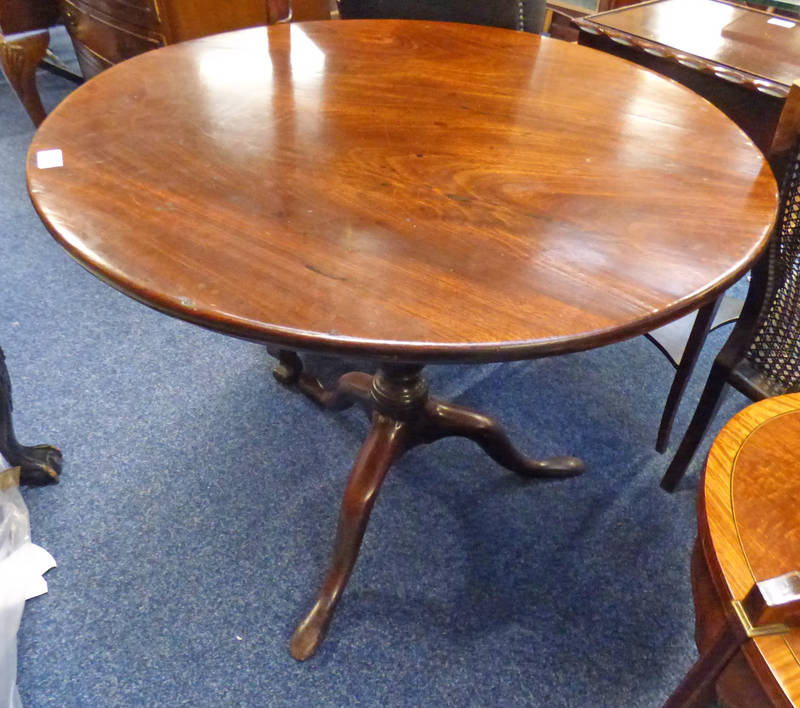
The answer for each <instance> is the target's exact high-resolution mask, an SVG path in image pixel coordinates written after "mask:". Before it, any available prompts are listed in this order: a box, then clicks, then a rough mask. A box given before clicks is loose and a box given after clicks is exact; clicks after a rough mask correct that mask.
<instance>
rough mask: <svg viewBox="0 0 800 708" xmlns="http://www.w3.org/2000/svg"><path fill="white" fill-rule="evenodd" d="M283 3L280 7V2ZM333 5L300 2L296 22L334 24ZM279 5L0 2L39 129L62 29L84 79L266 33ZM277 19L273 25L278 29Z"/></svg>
mask: <svg viewBox="0 0 800 708" xmlns="http://www.w3.org/2000/svg"><path fill="white" fill-rule="evenodd" d="M278 1H280V0H278ZM331 2H332V0H295V2H294V3H293V12H292V15H293V19H295V20H320V19H327V18H329V17H330V4H331ZM273 3H274V0H236V2H219V0H0V31H1V32H2V35H0V61H2V66H3V71H4V72H5V74H6V77H7V78H8V80H9V83H11V86H12V87H13V88H14V90H15V91H16V93H17V95H18V96H19V98H20V100H21V101H22V104H23V106H24V107H25V110H26V111H27V112H28V115H29V116H30V117H31V120H32V121H33V123H34V125H37V126H38V125H39V124H40V123H41V122H42V121H43V120H44V117H45V110H44V107H43V106H42V101H41V98H40V97H39V92H38V90H37V88H36V81H35V73H36V67H37V65H38V64H39V62H40V61H41V60H42V59H43V57H44V55H45V52H46V50H47V46H48V44H49V41H50V37H49V33H48V29H47V28H48V27H50V26H51V25H53V24H56V23H57V22H63V23H64V25H65V26H66V28H67V31H68V32H69V34H70V37H71V38H72V43H73V46H74V47H75V54H76V56H77V58H78V63H79V64H80V67H81V72H82V73H83V77H84V78H85V79H90V78H92V77H93V76H95V75H97V74H98V73H99V72H101V71H102V70H103V69H107V68H108V67H110V66H112V65H114V64H117V63H119V62H121V61H123V60H124V59H129V58H130V57H133V56H136V55H137V54H141V53H142V52H146V51H148V50H150V49H156V48H157V47H162V46H164V45H167V44H174V43H175V42H183V41H185V40H187V39H195V38H197V37H205V36H207V35H210V34H216V33H218V32H225V31H227V30H234V29H240V28H243V27H252V26H255V25H263V24H265V23H267V22H268V21H270V18H269V17H268V13H269V6H270V5H272V4H273ZM278 19H281V18H278V17H275V18H271V21H273V22H275V21H277V20H278Z"/></svg>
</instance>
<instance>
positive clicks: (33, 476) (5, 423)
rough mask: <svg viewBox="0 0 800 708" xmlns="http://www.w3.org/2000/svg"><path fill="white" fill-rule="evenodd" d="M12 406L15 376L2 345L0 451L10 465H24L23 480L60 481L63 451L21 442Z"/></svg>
mask: <svg viewBox="0 0 800 708" xmlns="http://www.w3.org/2000/svg"><path fill="white" fill-rule="evenodd" d="M12 409H13V406H12V405H11V379H10V377H9V375H8V369H7V368H6V357H5V354H4V352H3V349H2V348H0V454H2V455H3V457H5V459H6V461H7V462H8V463H9V464H10V465H12V466H13V467H19V468H20V479H19V481H20V484H27V485H31V486H34V485H37V486H38V485H43V484H53V483H55V482H58V475H59V474H61V451H60V450H59V449H58V448H55V447H53V446H52V445H34V446H32V447H28V446H26V445H21V444H20V443H19V442H18V441H17V438H16V435H15V434H14V425H13V423H12V420H11V418H12V414H11V413H12Z"/></svg>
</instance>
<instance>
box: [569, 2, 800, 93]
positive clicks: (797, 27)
mask: <svg viewBox="0 0 800 708" xmlns="http://www.w3.org/2000/svg"><path fill="white" fill-rule="evenodd" d="M771 4H772V3H771ZM579 25H580V26H581V29H583V30H584V31H589V32H592V33H595V34H596V33H598V32H600V33H603V34H606V35H607V36H608V37H610V38H611V39H612V40H614V41H616V42H619V43H621V44H624V45H626V46H636V47H638V48H640V49H642V50H644V51H646V52H648V53H649V54H653V55H655V56H660V57H666V58H670V59H672V60H675V61H678V62H680V63H681V64H684V65H685V66H689V67H690V68H693V69H696V70H704V71H708V72H709V73H713V74H715V75H717V76H718V77H720V78H722V79H727V80H728V81H731V82H733V83H737V84H742V85H744V86H747V87H749V88H751V89H755V90H758V91H762V92H764V93H767V94H769V95H776V96H780V97H785V96H786V94H787V93H788V91H789V87H790V86H791V85H792V83H793V82H794V81H795V80H796V79H797V78H798V77H800V22H799V21H798V20H797V19H791V18H787V17H779V16H776V15H774V14H771V13H768V12H766V11H764V10H759V9H756V8H752V7H744V6H742V5H741V4H734V3H731V2H726V1H725V0H649V1H648V2H642V3H639V4H637V5H631V6H629V7H622V8H619V9H616V10H610V11H608V12H602V13H599V14H597V15H592V16H591V17H587V18H583V19H581V20H580V21H579Z"/></svg>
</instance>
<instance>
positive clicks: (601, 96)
mask: <svg viewBox="0 0 800 708" xmlns="http://www.w3.org/2000/svg"><path fill="white" fill-rule="evenodd" d="M46 150H60V151H61V158H62V161H63V165H61V166H57V167H48V168H44V167H38V166H37V162H38V161H41V160H43V159H44V160H45V162H44V163H43V165H44V164H47V163H46V157H47V154H45V157H42V155H41V154H40V153H41V151H46ZM51 154H52V153H51ZM28 186H29V191H30V194H31V197H32V199H33V203H34V205H35V207H36V209H37V210H38V212H39V214H40V215H41V217H42V219H43V220H44V222H45V224H46V225H47V226H48V228H49V229H50V231H51V232H52V234H53V235H54V236H55V238H56V239H57V240H58V241H60V243H61V244H62V245H63V246H64V247H65V248H66V249H67V250H68V251H69V252H70V253H71V254H72V255H73V256H74V257H75V258H76V259H77V260H78V261H79V262H80V263H82V264H83V265H84V266H85V267H87V268H88V269H89V270H91V271H92V272H93V273H95V274H96V275H98V276H99V277H100V278H102V279H104V280H105V281H107V282H109V283H110V284H112V285H113V286H114V287H116V288H118V289H120V290H122V291H123V292H125V293H127V294H128V295H131V296H132V297H134V298H137V299H139V300H141V301H142V302H144V303H146V304H148V305H150V306H152V307H155V308H157V309H159V310H161V311H164V312H167V313H169V314H171V315H174V316H177V317H180V318H183V319H186V320H189V321H191V322H195V323H197V324H200V325H203V326H206V327H210V328H212V329H216V330H219V331H223V332H226V333H229V334H233V335H237V336H241V337H244V338H248V339H252V340H257V341H267V342H273V343H277V344H280V345H284V346H287V347H291V348H296V349H312V350H319V351H323V352H329V353H353V354H360V355H367V356H375V357H381V358H385V359H400V360H405V361H416V362H420V363H422V362H426V361H471V360H487V361H488V360H503V359H513V358H525V357H533V356H539V355H544V354H549V353H557V352H566V351H574V350H580V349H585V348H589V347H594V346H598V345H601V344H605V343H610V342H614V341H619V340H621V339H624V338H626V337H630V336H633V335H637V334H641V333H644V332H646V331H648V330H651V329H653V328H654V327H657V326H659V325H661V324H665V323H666V322H667V321H669V320H672V319H674V318H676V317H678V316H680V315H683V314H685V313H686V312H688V311H691V310H693V309H695V308H696V307H698V306H699V305H700V304H702V303H704V302H706V301H708V300H709V299H710V298H711V297H713V296H715V295H717V294H719V293H720V292H721V291H722V290H724V289H725V288H727V287H728V286H729V285H730V284H731V283H733V282H734V281H735V280H737V279H738V278H739V277H740V276H742V274H743V273H744V272H745V271H746V270H747V269H748V267H749V266H750V264H751V263H752V261H753V260H754V258H755V257H756V256H757V255H758V254H759V253H760V252H761V250H762V249H763V247H764V245H765V243H766V240H767V238H768V235H769V231H770V228H771V226H772V223H773V219H774V217H775V211H776V205H777V194H776V186H775V181H774V178H773V176H772V173H771V171H770V169H769V167H768V166H767V164H766V162H765V160H764V158H763V156H762V155H761V154H760V153H759V152H758V150H757V149H756V148H755V147H754V146H753V144H752V142H751V141H750V140H749V139H748V138H747V137H746V136H745V135H744V133H742V132H741V130H740V129H739V128H737V127H736V126H735V125H734V124H733V123H732V122H731V121H730V120H729V119H728V118H726V117H725V116H724V115H723V114H722V113H721V112H720V111H719V110H717V109H716V108H714V107H713V106H711V105H710V104H709V103H707V102H705V101H704V100H703V99H701V98H699V97H697V96H696V95H695V94H693V93H692V92H691V91H689V90H688V89H686V88H685V87H683V86H680V85H678V84H676V83H673V82H671V81H668V80H666V79H664V78H662V77H660V76H658V75H656V74H654V73H652V72H650V71H648V70H645V69H642V68H641V67H638V66H635V65H632V64H629V63H626V62H624V61H621V60H620V59H618V58H616V57H613V56H610V55H606V54H603V53H601V52H597V51H594V50H592V49H588V48H586V47H580V46H577V45H571V44H568V43H565V42H561V41H558V40H551V39H548V38H542V37H538V36H535V35H531V34H526V33H519V32H514V31H510V30H502V29H497V28H488V27H478V26H471V25H459V24H446V23H430V22H411V21H388V20H378V21H356V20H348V21H332V22H318V23H297V24H284V25H275V26H271V27H269V28H264V27H261V28H254V29H250V30H243V31H239V32H233V33H229V34H224V35H217V36H215V37H210V38H206V39H201V40H196V41H192V42H186V43H183V44H176V45H173V46H169V47H166V48H164V49H159V50H156V51H153V52H148V53H146V54H143V55H141V56H139V57H136V58H134V59H131V60H129V61H126V62H123V63H122V64H120V65H118V66H115V67H113V68H111V69H109V70H108V71H106V72H103V73H102V74H101V75H99V76H98V77H96V78H94V79H92V80H91V81H89V82H87V83H86V84H85V85H84V86H82V87H80V88H78V89H77V90H76V91H75V92H73V93H72V94H71V95H70V96H69V97H67V99H66V100H64V101H63V102H62V103H61V104H60V105H59V106H58V107H57V108H56V109H55V110H54V111H53V112H52V113H51V114H50V115H49V116H48V118H47V119H46V121H45V122H44V124H43V125H42V126H41V128H40V130H39V131H38V133H37V134H36V136H35V138H34V140H33V143H32V145H31V148H30V152H29V156H28Z"/></svg>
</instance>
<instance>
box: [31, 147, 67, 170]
mask: <svg viewBox="0 0 800 708" xmlns="http://www.w3.org/2000/svg"><path fill="white" fill-rule="evenodd" d="M36 166H37V167H38V168H39V169H40V170H46V169H48V168H50V167H63V166H64V155H63V154H62V153H61V150H39V151H38V152H37V153H36Z"/></svg>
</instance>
